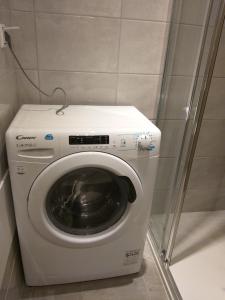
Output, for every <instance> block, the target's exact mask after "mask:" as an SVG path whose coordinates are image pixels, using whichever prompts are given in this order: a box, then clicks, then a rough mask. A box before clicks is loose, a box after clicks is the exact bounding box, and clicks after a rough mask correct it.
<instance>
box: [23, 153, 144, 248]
mask: <svg viewBox="0 0 225 300" xmlns="http://www.w3.org/2000/svg"><path fill="white" fill-rule="evenodd" d="M141 199H143V190H142V185H141V182H140V180H139V178H138V176H137V174H136V172H135V171H134V170H133V169H132V168H131V167H130V166H129V165H128V164H127V163H126V162H124V161H123V160H122V159H120V158H118V157H115V156H113V155H110V154H106V153H99V152H82V153H76V154H72V155H69V156H66V157H63V158H61V159H59V160H58V161H56V162H54V163H52V164H51V165H49V166H48V167H47V168H46V169H45V170H44V171H43V172H42V173H41V174H40V175H39V176H38V177H37V179H36V180H35V181H34V183H33V185H32V187H31V190H30V193H29V197H28V214H29V217H30V220H31V223H32V224H33V226H34V227H35V229H36V230H37V231H38V232H39V233H40V235H42V236H43V237H45V238H46V239H48V240H50V241H51V242H54V243H57V244H60V245H63V246H69V247H73V246H76V247H83V246H85V247H87V246H93V245H96V244H101V243H104V242H106V241H107V240H109V239H111V240H112V239H114V238H116V237H118V235H120V234H122V233H123V232H124V231H125V230H126V229H128V227H129V226H130V224H131V222H135V220H136V219H137V216H138V214H139V213H140V210H141Z"/></svg>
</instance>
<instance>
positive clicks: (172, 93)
mask: <svg viewBox="0 0 225 300" xmlns="http://www.w3.org/2000/svg"><path fill="white" fill-rule="evenodd" d="M167 80H168V86H167V88H166V90H167V94H166V95H165V97H166V103H165V105H164V107H163V109H162V113H161V118H164V119H186V117H187V109H188V106H189V103H188V101H189V98H190V90H191V84H192V81H193V78H192V77H189V76H170V77H169V78H168V79H167Z"/></svg>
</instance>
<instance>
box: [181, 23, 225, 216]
mask: <svg viewBox="0 0 225 300" xmlns="http://www.w3.org/2000/svg"><path fill="white" fill-rule="evenodd" d="M184 209H185V210H186V211H188V210H191V211H193V210H194V211H195V210H217V209H225V26H224V29H223V32H222V37H221V40H220V45H219V51H218V55H217V59H216V64H215V69H214V74H213V79H212V82H211V86H210V91H209V96H208V99H207V105H206V110H205V113H204V120H203V123H202V126H201V131H200V136H199V140H198V145H197V149H196V155H195V159H194V163H193V167H192V174H191V179H190V183H189V189H188V192H187V197H186V199H185V205H184Z"/></svg>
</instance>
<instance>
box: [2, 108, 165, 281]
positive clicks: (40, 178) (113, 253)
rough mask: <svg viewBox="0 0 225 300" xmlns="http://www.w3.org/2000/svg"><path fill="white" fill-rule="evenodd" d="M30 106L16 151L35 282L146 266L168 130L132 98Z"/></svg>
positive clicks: (16, 179) (17, 186)
mask: <svg viewBox="0 0 225 300" xmlns="http://www.w3.org/2000/svg"><path fill="white" fill-rule="evenodd" d="M57 109H59V106H53V105H24V106H22V108H21V109H20V110H19V112H18V113H17V115H16V117H15V119H14V120H13V122H12V124H11V125H10V127H9V129H8V131H7V134H6V138H7V152H8V160H9V168H10V176H11V183H12V191H13V198H14V206H15V214H16V221H17V227H18V233H19V241H20V247H21V253H22V261H23V267H24V272H25V277H26V282H27V284H28V285H31V286H33V285H34V286H35V285H48V284H60V283H67V282H77V281H85V280H92V279H98V278H106V277H113V276H119V275H124V274H130V273H135V272H138V271H139V270H140V266H141V262H142V252H143V248H144V244H145V239H146V231H147V224H148V217H149V213H150V207H151V202H152V193H153V187H154V182H155V175H156V169H157V161H158V154H159V145H160V131H159V129H157V127H156V126H155V125H153V124H152V123H151V122H150V121H149V120H148V119H147V118H146V117H144V116H143V115H142V114H141V113H140V112H139V111H138V110H137V109H136V108H134V107H128V106H116V107H115V106H69V107H68V108H66V109H65V111H64V114H63V115H60V116H59V115H56V110H57Z"/></svg>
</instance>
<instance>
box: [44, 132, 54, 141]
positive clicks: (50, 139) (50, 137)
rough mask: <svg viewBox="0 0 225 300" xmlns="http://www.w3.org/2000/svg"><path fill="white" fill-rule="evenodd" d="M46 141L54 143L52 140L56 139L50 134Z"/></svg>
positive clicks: (47, 135)
mask: <svg viewBox="0 0 225 300" xmlns="http://www.w3.org/2000/svg"><path fill="white" fill-rule="evenodd" d="M45 139H46V140H47V141H52V140H54V137H53V135H52V134H51V133H48V134H46V136H45Z"/></svg>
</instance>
